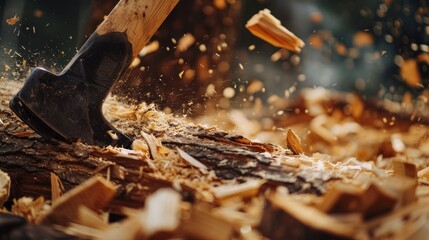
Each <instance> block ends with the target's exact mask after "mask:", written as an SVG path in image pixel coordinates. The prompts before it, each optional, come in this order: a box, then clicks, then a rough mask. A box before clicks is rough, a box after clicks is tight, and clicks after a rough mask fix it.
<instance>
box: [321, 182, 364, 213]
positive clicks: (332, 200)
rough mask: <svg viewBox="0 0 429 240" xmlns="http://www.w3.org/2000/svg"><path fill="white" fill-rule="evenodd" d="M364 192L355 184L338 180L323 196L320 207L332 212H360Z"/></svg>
mask: <svg viewBox="0 0 429 240" xmlns="http://www.w3.org/2000/svg"><path fill="white" fill-rule="evenodd" d="M362 193H363V191H362V190H361V189H359V188H357V187H355V186H353V185H350V184H344V183H341V182H336V183H335V184H334V185H333V186H332V188H330V189H329V190H328V191H327V192H326V194H325V195H324V196H323V200H322V201H321V203H320V205H319V209H320V210H322V211H324V212H326V213H332V214H345V213H353V212H359V211H360V208H361V205H360V202H361V199H362Z"/></svg>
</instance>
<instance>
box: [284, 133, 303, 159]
mask: <svg viewBox="0 0 429 240" xmlns="http://www.w3.org/2000/svg"><path fill="white" fill-rule="evenodd" d="M286 146H287V147H288V148H289V149H290V150H292V152H293V153H294V154H304V149H302V146H301V138H299V137H298V135H296V133H295V132H294V131H293V130H292V129H290V128H289V129H288V130H287V133H286Z"/></svg>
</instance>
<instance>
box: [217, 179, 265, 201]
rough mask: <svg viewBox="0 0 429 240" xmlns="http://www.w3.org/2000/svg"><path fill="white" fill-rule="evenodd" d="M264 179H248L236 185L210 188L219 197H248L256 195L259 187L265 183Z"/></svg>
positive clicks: (220, 198)
mask: <svg viewBox="0 0 429 240" xmlns="http://www.w3.org/2000/svg"><path fill="white" fill-rule="evenodd" d="M265 182H266V181H264V180H249V181H247V182H245V183H243V184H238V185H222V186H219V187H215V188H212V191H213V194H214V196H215V197H216V198H217V199H219V200H222V199H227V198H231V197H236V196H240V197H250V196H256V195H257V194H258V193H259V189H260V187H261V186H262V185H263V184H264V183H265Z"/></svg>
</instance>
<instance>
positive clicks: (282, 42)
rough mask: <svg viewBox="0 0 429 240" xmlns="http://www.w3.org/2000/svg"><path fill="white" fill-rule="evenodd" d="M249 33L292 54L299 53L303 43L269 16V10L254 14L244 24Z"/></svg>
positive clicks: (278, 21)
mask: <svg viewBox="0 0 429 240" xmlns="http://www.w3.org/2000/svg"><path fill="white" fill-rule="evenodd" d="M246 28H247V29H249V31H250V32H251V33H252V34H253V35H255V36H257V37H259V38H261V39H263V40H265V41H267V42H268V43H270V44H272V45H274V46H276V47H280V48H286V49H288V50H291V51H294V52H298V53H299V52H301V48H303V47H304V45H305V43H304V41H302V40H301V39H300V38H298V37H297V36H295V34H293V33H292V32H291V31H289V30H287V29H286V28H285V27H283V26H282V24H281V22H280V20H278V19H277V18H275V17H274V16H273V15H271V12H270V10H268V9H264V10H261V11H259V13H257V14H255V15H254V16H253V17H252V18H250V20H249V21H248V22H247V24H246Z"/></svg>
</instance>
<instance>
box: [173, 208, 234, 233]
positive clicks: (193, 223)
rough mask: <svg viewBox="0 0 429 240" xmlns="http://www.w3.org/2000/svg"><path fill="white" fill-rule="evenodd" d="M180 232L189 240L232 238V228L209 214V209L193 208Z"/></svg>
mask: <svg viewBox="0 0 429 240" xmlns="http://www.w3.org/2000/svg"><path fill="white" fill-rule="evenodd" d="M181 230H182V231H183V232H184V233H185V235H186V236H189V237H190V238H191V239H205V240H229V239H232V238H233V232H234V229H233V226H232V225H231V224H230V223H228V222H226V221H224V220H223V219H221V218H219V217H215V216H213V215H212V214H211V213H210V210H209V209H206V208H204V207H200V206H194V207H193V208H192V210H191V214H190V217H189V219H188V220H185V221H184V222H183V223H182V226H181Z"/></svg>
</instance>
